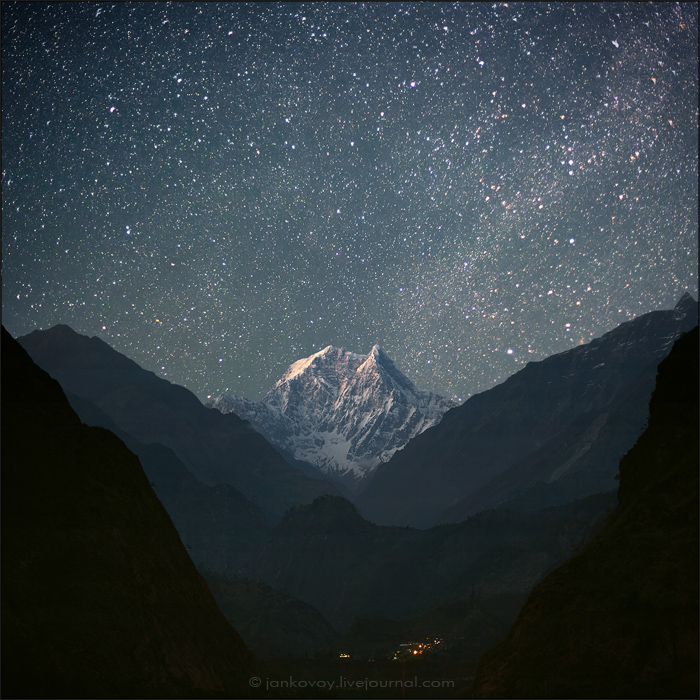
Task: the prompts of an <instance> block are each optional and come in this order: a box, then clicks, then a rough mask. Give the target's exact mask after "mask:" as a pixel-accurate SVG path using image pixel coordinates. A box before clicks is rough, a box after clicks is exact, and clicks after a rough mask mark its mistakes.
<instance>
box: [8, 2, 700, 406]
mask: <svg viewBox="0 0 700 700" xmlns="http://www.w3.org/2000/svg"><path fill="white" fill-rule="evenodd" d="M697 14H698V7H697V4H691V3H688V4H680V5H679V4H674V3H659V4H651V3H631V4H615V3H600V4H581V3H572V4H565V3H531V4H529V3H495V4H491V3H476V4H471V3H457V4H447V3H435V4H432V3H431V4H426V3H420V4H413V3H405V4H403V3H402V4H397V3H376V4H375V3H357V4H354V3H352V4H350V3H348V4H345V3H340V4H335V3H329V4H326V3H310V4H297V3H280V4H277V3H262V4H256V3H251V4H242V3H205V4H201V5H197V4H194V3H173V4H170V3H138V2H136V3H114V4H102V3H64V4H43V3H17V4H10V3H3V5H2V69H3V72H2V110H3V112H2V147H3V152H2V166H3V171H2V236H3V264H4V270H3V323H4V324H5V326H6V327H7V328H8V330H9V331H10V332H11V333H13V334H14V335H22V334H24V333H27V332H30V331H31V330H33V329H35V328H47V327H49V326H52V325H54V324H56V323H66V324H68V325H70V326H71V327H73V328H74V329H75V330H77V331H79V332H81V333H86V334H88V335H97V336H99V337H101V338H103V339H104V340H105V341H106V342H108V343H110V344H111V345H112V346H113V347H115V348H117V349H118V350H120V351H122V352H124V353H125V354H127V355H129V356H130V357H132V358H133V359H135V360H136V361H137V362H139V363H140V364H141V365H142V366H144V367H146V368H148V369H151V370H153V371H155V372H157V373H158V374H160V375H161V376H164V377H166V378H167V379H170V380H172V381H175V382H178V383H180V384H183V385H185V386H187V387H188V388H190V389H192V390H193V391H195V392H196V393H197V394H198V395H199V396H200V397H202V398H204V397H206V396H207V395H209V394H217V393H219V392H221V391H223V390H225V389H228V390H229V391H230V392H232V393H235V394H239V395H243V396H247V397H249V398H252V399H258V398H260V396H261V395H262V394H263V393H264V391H265V390H266V389H268V388H270V387H271V386H272V384H273V383H274V381H275V380H276V379H277V378H278V377H279V376H281V374H282V373H283V371H284V369H285V368H286V366H287V365H289V364H290V363H291V362H293V361H294V360H296V359H298V358H300V357H303V356H306V355H309V354H311V353H313V352H316V351H318V350H320V349H321V348H323V347H324V346H326V345H329V344H333V345H336V346H341V347H344V348H346V349H348V350H353V351H355V352H360V353H367V352H369V350H370V348H371V347H372V346H373V345H374V344H375V343H378V344H379V345H381V346H382V348H383V349H384V350H385V352H386V353H387V354H388V355H389V356H390V357H391V358H392V359H393V360H394V361H395V362H396V364H397V365H398V367H399V368H401V369H402V370H403V371H404V372H405V373H406V374H407V375H408V376H410V377H411V378H412V379H413V380H414V381H415V382H416V384H417V385H418V386H420V387H421V388H426V389H430V390H432V391H438V392H440V393H442V394H444V395H446V396H449V397H454V398H458V399H465V398H467V397H468V396H469V395H470V394H472V393H475V392H478V391H482V390H484V389H486V388H488V387H490V386H493V384H494V383H495V382H498V381H502V380H503V379H505V378H506V377H507V376H509V375H510V374H512V373H514V372H515V371H517V370H518V369H519V368H520V367H521V366H523V365H524V364H525V363H526V362H528V361H531V360H539V359H542V358H544V357H546V356H548V355H550V354H552V353H554V352H560V351H563V350H566V349H568V348H570V347H573V346H575V345H578V344H581V343H585V342H588V341H589V340H590V339H591V338H593V337H596V336H599V335H601V334H602V333H603V332H605V331H607V330H610V329H611V328H613V327H615V326H617V325H618V324H619V323H621V322H623V321H625V320H628V319H630V318H633V317H635V316H638V315H639V314H642V313H646V312H648V311H651V310H653V309H657V308H669V307H672V306H673V305H674V304H675V302H676V301H677V300H678V298H679V297H680V296H681V295H682V294H683V292H685V291H690V292H691V293H692V294H693V295H695V296H696V295H697V289H698V286H697V279H698V277H697V274H698V262H697V258H698V245H697V244H698V53H697V41H698V36H697Z"/></svg>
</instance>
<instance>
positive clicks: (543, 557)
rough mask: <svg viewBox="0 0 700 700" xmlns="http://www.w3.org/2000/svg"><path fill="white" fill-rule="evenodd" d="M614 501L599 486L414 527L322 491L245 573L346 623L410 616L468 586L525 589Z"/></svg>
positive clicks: (487, 591) (340, 625) (288, 519)
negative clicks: (567, 500)
mask: <svg viewBox="0 0 700 700" xmlns="http://www.w3.org/2000/svg"><path fill="white" fill-rule="evenodd" d="M613 503H614V495H613V494H608V495H598V496H592V497H589V498H587V499H583V500H582V501H577V502H576V503H572V504H567V505H566V506H562V507H559V508H549V509H543V510H540V511H536V512H529V513H525V512H517V511H501V512H498V511H493V510H491V511H487V512H484V513H480V514H478V515H476V516H474V517H472V518H470V519H469V520H467V521H465V522H463V523H459V524H457V525H443V526H439V527H435V528H431V529H430V530H416V529H413V528H406V527H403V528H402V527H391V526H379V525H374V524H373V523H370V522H368V521H367V520H364V519H363V518H362V517H361V516H360V515H359V514H358V512H357V511H356V509H355V507H354V506H353V505H352V504H351V503H350V502H349V501H347V500H345V499H344V498H341V497H338V496H327V497H320V498H317V499H316V500H315V501H314V502H313V503H312V504H309V505H304V506H298V507H297V508H295V509H293V510H292V511H291V512H290V513H288V514H287V515H286V516H285V518H283V520H282V521H281V522H280V523H279V524H278V525H277V526H276V527H275V529H274V530H273V533H272V537H271V540H270V542H269V544H268V545H267V546H266V547H265V549H264V550H263V552H262V554H261V555H260V557H259V559H258V560H257V562H256V563H255V564H254V565H253V566H252V567H251V569H250V571H249V572H248V575H249V576H251V578H255V579H258V580H262V581H264V582H266V583H268V584H269V585H270V586H272V587H273V588H275V589H277V590H279V591H283V592H285V593H288V594H289V595H292V596H294V597H296V598H299V599H301V600H303V601H305V602H307V603H309V604H310V605H313V606H314V607H315V608H317V609H318V610H319V611H320V612H321V613H322V614H323V615H324V616H325V617H326V619H327V620H328V621H329V622H330V623H331V624H332V625H333V626H334V627H335V628H336V629H337V630H338V631H340V632H345V631H346V630H347V628H348V626H349V625H350V624H351V623H352V622H353V620H354V619H355V618H356V617H382V618H387V617H388V618H393V619H402V618H409V617H412V616H416V615H420V614H421V613H423V612H425V611H427V610H429V609H430V608H432V607H435V606H437V605H440V604H442V603H447V602H450V601H453V600H455V599H458V598H461V597H463V596H464V595H465V592H467V593H469V592H472V591H473V593H474V595H475V596H478V597H479V598H481V597H485V596H490V595H495V594H498V593H526V592H528V591H530V590H531V589H532V587H533V586H534V585H535V583H537V582H538V581H539V580H540V579H541V578H542V576H543V575H544V574H545V573H546V572H548V571H550V570H551V569H552V568H553V567H555V566H557V564H558V563H560V562H562V561H564V559H565V558H566V557H567V556H568V555H569V554H571V553H572V552H573V551H574V549H575V547H577V546H580V544H581V543H582V542H584V541H585V540H586V538H588V537H589V536H590V535H591V534H592V532H594V531H595V529H596V527H597V525H596V524H595V523H596V520H597V519H598V518H600V517H601V515H602V514H603V513H605V512H606V511H607V510H608V509H609V508H610V507H612V505H613ZM503 631H504V632H505V629H504V630H503Z"/></svg>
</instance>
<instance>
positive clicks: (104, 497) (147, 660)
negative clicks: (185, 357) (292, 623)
mask: <svg viewBox="0 0 700 700" xmlns="http://www.w3.org/2000/svg"><path fill="white" fill-rule="evenodd" d="M2 391H3V405H2V409H3V410H2V437H3V440H2V694H3V697H52V698H56V697H73V698H78V697H232V696H245V697H249V695H250V692H251V689H250V687H249V686H248V682H247V681H248V678H249V677H250V675H251V673H252V667H253V660H252V655H251V653H250V652H249V651H248V649H247V648H246V647H245V645H244V644H243V642H242V640H241V638H240V637H239V635H238V634H237V632H236V631H235V630H234V629H233V628H232V627H231V626H230V625H229V624H228V623H227V622H226V620H225V618H224V616H223V615H222V614H221V612H219V610H218V608H217V607H216V604H215V602H214V600H213V598H212V596H211V593H210V592H209V589H208V588H207V585H206V583H205V582H204V580H203V579H202V577H201V576H200V575H199V573H198V572H197V570H196V569H195V567H194V564H193V563H192V561H191V560H190V558H189V556H188V555H187V552H186V550H185V548H184V546H183V544H182V542H181V541H180V539H179V537H178V534H177V532H176V530H175V528H174V526H173V524H172V522H171V521H170V518H169V517H168V515H167V513H166V512H165V509H164V508H163V506H162V505H161V503H160V502H159V500H158V498H157V497H156V496H155V494H154V493H153V491H152V489H151V488H150V486H149V484H148V481H147V479H146V476H145V475H144V473H143V470H142V469H141V466H140V464H139V461H138V459H137V458H136V457H135V456H134V455H133V454H132V453H131V452H129V450H127V448H126V447H125V446H124V444H123V443H122V442H121V441H120V440H119V439H118V438H116V437H115V436H114V435H113V434H112V433H110V432H109V431H107V430H104V429H102V428H89V427H87V426H85V425H83V424H82V423H81V422H80V421H79V419H78V417H77V416H76V414H75V413H74V412H73V410H72V409H71V408H70V406H69V404H68V402H67V400H66V397H65V395H64V393H63V391H62V390H61V388H60V386H59V385H58V383H57V382H56V381H54V380H53V379H51V378H50V377H49V375H48V374H46V373H45V372H44V371H43V370H41V369H39V368H38V367H37V366H36V365H35V364H34V363H33V362H32V360H31V359H30V358H29V356H28V355H27V353H26V352H25V351H24V350H23V349H22V348H21V347H20V346H19V345H18V344H17V343H16V342H15V341H14V340H13V339H12V338H11V337H10V336H9V334H8V333H7V332H6V331H5V329H4V328H3V330H2Z"/></svg>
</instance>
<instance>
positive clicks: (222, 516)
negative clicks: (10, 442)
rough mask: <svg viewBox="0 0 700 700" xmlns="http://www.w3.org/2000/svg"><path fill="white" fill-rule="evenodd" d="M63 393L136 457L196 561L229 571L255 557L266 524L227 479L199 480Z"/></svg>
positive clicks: (159, 449) (168, 455) (165, 452)
mask: <svg viewBox="0 0 700 700" xmlns="http://www.w3.org/2000/svg"><path fill="white" fill-rule="evenodd" d="M66 396H67V397H68V401H70V404H71V407H72V408H73V410H74V411H75V412H76V413H77V414H78V416H79V418H80V420H81V421H82V422H83V423H85V424H86V425H96V426H99V427H102V428H107V430H111V431H112V432H113V433H114V434H115V435H116V436H117V437H119V438H120V439H121V440H122V441H123V442H124V444H125V445H126V446H127V447H128V448H129V449H130V450H131V451H132V452H133V453H134V454H135V455H136V456H137V457H138V458H139V461H140V462H141V466H142V467H143V471H144V472H145V473H146V476H147V477H148V480H149V481H150V483H151V486H152V488H153V490H154V491H155V493H156V495H157V496H158V498H159V499H160V501H161V503H162V504H163V505H164V506H165V509H166V510H167V511H168V515H170V517H171V518H172V521H173V524H174V525H175V527H176V528H177V531H178V532H179V533H180V538H181V539H182V542H183V544H184V545H185V546H186V547H187V551H188V552H189V554H190V556H191V557H192V561H194V563H195V564H196V565H197V566H199V565H200V564H202V565H204V566H205V567H207V568H208V569H210V570H212V571H217V572H219V573H222V574H225V575H229V576H235V575H237V574H239V573H240V572H241V571H242V570H243V569H245V568H246V567H248V566H249V565H250V564H251V563H252V562H253V561H254V560H255V558H256V557H257V556H258V554H259V553H260V550H261V549H262V548H263V546H264V544H265V542H266V541H267V539H268V537H269V534H270V529H271V528H270V526H269V525H268V524H267V522H266V520H265V517H264V515H263V513H262V512H261V510H260V509H259V508H258V507H257V506H256V505H255V504H254V503H251V502H250V501H249V500H248V499H247V498H246V497H245V496H244V495H243V494H242V493H241V492H240V491H238V490H236V489H234V488H233V486H231V485H229V484H217V485H216V486H207V485H206V484H203V483H202V482H201V481H199V480H198V479H195V477H194V476H192V474H191V473H190V472H189V471H188V470H187V468H186V467H185V465H184V464H183V463H182V461H181V460H180V459H178V457H177V455H176V454H175V453H174V452H173V451H172V450H171V449H170V448H168V447H165V446H164V445H161V444H159V443H156V442H154V443H151V444H150V445H146V444H145V443H143V442H141V441H139V440H136V439H135V438H133V437H131V436H130V435H128V434H127V433H125V432H123V431H122V430H119V428H118V427H117V426H116V425H115V423H114V421H112V420H111V419H110V418H109V416H107V415H105V414H104V413H103V412H102V411H100V409H99V408H97V406H95V405H94V404H93V403H91V402H90V401H86V400H85V399H81V398H80V397H78V396H75V394H71V393H67V394H66Z"/></svg>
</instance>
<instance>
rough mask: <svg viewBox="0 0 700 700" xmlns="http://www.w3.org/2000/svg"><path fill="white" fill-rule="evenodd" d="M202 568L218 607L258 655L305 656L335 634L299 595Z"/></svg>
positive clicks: (333, 639) (264, 656)
mask: <svg viewBox="0 0 700 700" xmlns="http://www.w3.org/2000/svg"><path fill="white" fill-rule="evenodd" d="M201 572H202V575H203V576H204V579H205V580H206V582H207V584H209V588H210V590H211V592H212V595H213V596H214V599H215V600H216V603H217V605H218V606H219V610H221V612H223V613H224V615H225V616H226V619H227V620H228V621H229V622H230V623H231V624H232V625H233V626H234V627H235V628H236V630H238V632H240V634H241V637H242V638H243V640H244V641H245V643H246V644H247V645H248V646H249V647H250V648H251V649H252V650H253V651H254V652H255V654H257V655H258V656H259V657H262V658H267V659H269V658H282V657H284V658H286V657H289V656H292V657H294V656H296V657H299V656H307V655H310V654H314V653H315V652H317V651H318V650H319V649H322V648H324V647H327V646H329V645H330V644H332V643H333V642H335V641H336V640H337V638H338V633H337V632H336V631H335V630H334V629H333V628H332V627H331V625H330V624H329V623H328V621H327V620H326V619H325V618H324V617H323V615H321V613H320V612H319V611H318V610H316V608H314V607H313V606H311V605H309V604H308V603H304V602H303V601H301V600H299V599H298V598H294V597H293V596H290V595H286V594H284V593H280V592H279V591H276V590H274V589H273V588H270V586H268V585H266V584H264V583H262V582H260V581H251V580H249V579H241V578H238V577H227V576H222V575H220V574H216V573H214V572H212V571H207V570H206V569H202V570H201Z"/></svg>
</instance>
